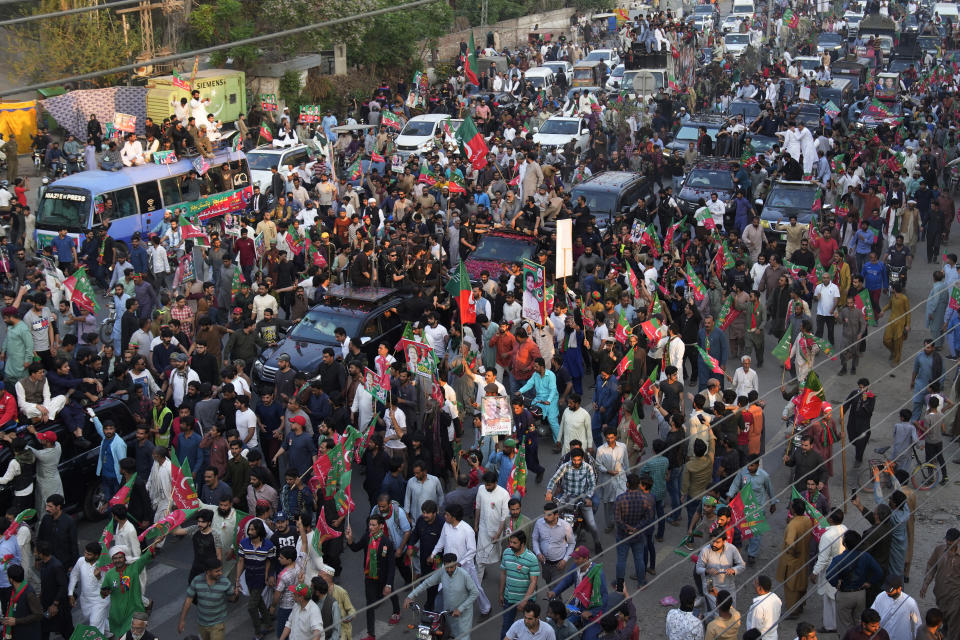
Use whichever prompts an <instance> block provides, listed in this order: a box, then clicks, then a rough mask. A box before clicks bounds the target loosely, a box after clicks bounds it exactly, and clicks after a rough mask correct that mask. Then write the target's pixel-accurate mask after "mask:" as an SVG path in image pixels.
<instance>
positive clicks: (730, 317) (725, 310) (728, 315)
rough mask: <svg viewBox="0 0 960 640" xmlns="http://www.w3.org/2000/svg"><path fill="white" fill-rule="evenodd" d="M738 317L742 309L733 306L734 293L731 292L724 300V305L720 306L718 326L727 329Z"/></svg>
mask: <svg viewBox="0 0 960 640" xmlns="http://www.w3.org/2000/svg"><path fill="white" fill-rule="evenodd" d="M738 317H740V310H739V309H735V308H734V307H733V294H731V295H729V296H727V299H726V300H724V301H723V306H722V307H720V313H719V314H718V317H717V326H718V327H720V330H721V331H726V330H727V329H728V328H729V327H730V324H731V323H732V322H733V321H734V320H736V319H737V318H738Z"/></svg>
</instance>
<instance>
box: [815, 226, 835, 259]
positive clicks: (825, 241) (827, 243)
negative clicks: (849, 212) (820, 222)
mask: <svg viewBox="0 0 960 640" xmlns="http://www.w3.org/2000/svg"><path fill="white" fill-rule="evenodd" d="M822 233H823V235H821V236H820V237H819V238H817V239H816V240H814V241H813V249H815V250H816V251H817V256H818V257H819V258H820V264H822V265H824V267H825V268H826V267H828V266H829V265H831V264H833V254H834V253H836V252H837V250H838V249H839V248H840V245H838V244H837V241H836V240H834V239H833V236H832V235H831V233H830V229H824V230H823V232H822Z"/></svg>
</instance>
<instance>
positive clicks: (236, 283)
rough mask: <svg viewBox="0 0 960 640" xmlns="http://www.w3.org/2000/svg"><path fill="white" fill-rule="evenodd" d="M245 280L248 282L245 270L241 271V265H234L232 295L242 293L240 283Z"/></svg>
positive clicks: (231, 283)
mask: <svg viewBox="0 0 960 640" xmlns="http://www.w3.org/2000/svg"><path fill="white" fill-rule="evenodd" d="M244 282H246V279H245V278H244V277H243V272H242V271H240V267H238V266H236V265H234V267H233V279H232V280H231V281H230V295H231V296H235V295H237V294H238V293H240V285H242V284H243V283H244Z"/></svg>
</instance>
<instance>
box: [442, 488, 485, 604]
mask: <svg viewBox="0 0 960 640" xmlns="http://www.w3.org/2000/svg"><path fill="white" fill-rule="evenodd" d="M462 518H463V507H462V506H460V505H458V504H451V505H447V509H446V511H445V512H444V514H443V519H444V521H445V522H444V525H443V528H442V529H441V530H440V539H439V540H437V544H436V545H434V547H433V555H434V559H435V560H439V559H441V558H443V553H444V552H447V553H452V554H455V555H456V556H457V558H459V560H460V566H461V567H463V569H464V570H465V571H466V572H467V573H469V574H470V576H471V577H472V578H473V581H474V583H475V584H476V585H477V589H478V590H479V591H480V596H479V598H478V599H479V600H480V615H484V616H485V615H487V614H488V613H490V599H489V598H487V594H486V592H485V591H484V590H483V587H482V586H481V585H480V579H479V577H478V576H477V563H476V557H477V538H476V533H475V532H474V531H473V529H471V528H470V525H468V524H467V523H466V522H464V521H463V519H462Z"/></svg>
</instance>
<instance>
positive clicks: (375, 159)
mask: <svg viewBox="0 0 960 640" xmlns="http://www.w3.org/2000/svg"><path fill="white" fill-rule="evenodd" d="M370 162H386V160H384V159H383V156H382V155H380V154H379V153H377V152H376V151H374V152H373V153H371V154H370Z"/></svg>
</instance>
